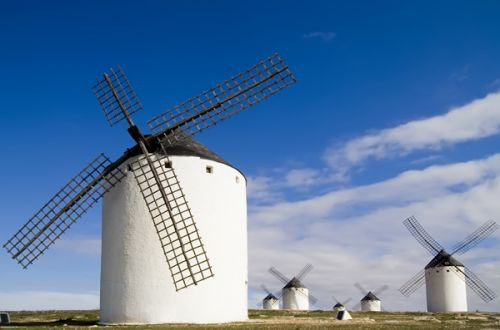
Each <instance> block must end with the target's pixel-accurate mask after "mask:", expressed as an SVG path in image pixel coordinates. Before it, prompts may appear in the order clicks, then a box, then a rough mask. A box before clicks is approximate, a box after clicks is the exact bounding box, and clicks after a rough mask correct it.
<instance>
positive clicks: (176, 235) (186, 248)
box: [131, 154, 214, 291]
mask: <svg viewBox="0 0 500 330" xmlns="http://www.w3.org/2000/svg"><path fill="white" fill-rule="evenodd" d="M169 163H170V161H169V159H168V157H167V156H166V155H164V156H160V155H156V157H153V156H151V155H149V154H145V155H142V156H141V157H139V158H138V160H137V161H135V162H134V163H133V164H131V167H132V170H133V172H134V175H135V178H136V180H137V183H138V184H139V188H140V190H141V192H142V195H143V197H144V200H145V202H146V205H147V207H148V210H149V213H150V214H151V218H152V220H153V223H154V226H155V229H156V232H157V234H158V238H159V239H160V243H161V246H162V249H163V253H164V254H165V258H166V260H167V263H168V266H169V269H170V272H171V275H172V279H173V281H174V285H175V288H176V290H177V291H179V290H181V289H184V288H187V287H189V286H191V285H197V284H198V282H200V281H203V280H205V279H208V278H210V277H213V276H214V274H213V272H212V267H211V265H210V262H209V260H208V257H207V255H206V252H205V247H204V245H203V243H202V242H201V237H200V235H199V232H198V228H197V226H196V223H195V221H194V219H193V215H192V214H191V210H190V209H189V207H188V204H187V201H186V197H185V196H184V193H183V191H182V188H181V186H180V184H179V180H178V178H177V175H176V174H175V172H174V169H173V168H172V167H168V166H167V164H169Z"/></svg>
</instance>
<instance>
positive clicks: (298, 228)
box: [249, 154, 500, 310]
mask: <svg viewBox="0 0 500 330" xmlns="http://www.w3.org/2000/svg"><path fill="white" fill-rule="evenodd" d="M499 195H500V154H497V155H493V156H491V157H488V158H485V159H481V160H475V161H469V162H464V163H457V164H450V165H442V166H430V167H428V168H426V169H423V170H418V171H407V172H404V173H401V174H400V175H398V176H396V177H394V178H392V179H389V180H386V181H382V182H378V183H375V184H371V185H365V186H359V187H355V188H349V189H341V190H336V191H331V192H328V193H325V194H322V195H319V196H314V197H311V198H308V199H303V200H300V201H297V202H283V201H282V202H277V203H275V204H274V205H268V206H251V207H250V209H249V210H250V214H249V242H250V247H249V252H250V255H249V261H250V262H249V264H250V287H251V288H252V292H251V294H250V297H251V303H250V305H251V306H252V305H255V304H256V302H257V301H258V300H259V299H262V298H263V295H262V294H259V289H258V285H259V284H260V283H265V284H266V285H268V286H269V287H270V289H272V290H277V289H279V288H280V286H281V284H280V283H279V282H278V281H277V280H275V279H274V278H273V277H272V276H271V275H270V274H268V273H267V269H268V268H269V267H270V266H272V265H274V266H277V267H278V269H280V270H281V271H282V272H283V273H285V274H286V275H288V276H293V275H294V273H296V272H298V271H299V270H300V268H301V267H302V266H303V265H304V264H305V263H307V262H311V263H313V264H314V265H315V267H316V268H315V269H314V270H313V271H312V272H311V274H310V275H309V276H308V277H307V278H306V280H305V282H306V284H308V286H309V287H310V289H311V290H312V291H311V292H312V293H313V294H314V295H315V296H317V297H318V298H320V299H321V302H320V303H319V307H321V308H328V307H331V304H332V303H333V301H332V300H331V299H330V293H334V294H335V295H338V296H339V297H340V298H344V297H345V298H348V297H351V296H352V297H354V298H355V300H359V299H360V298H361V297H360V294H359V293H358V292H357V290H356V289H355V288H354V287H353V286H352V284H353V283H354V282H356V281H359V282H360V283H362V284H364V285H365V286H366V287H367V288H368V289H370V290H371V289H376V288H378V287H380V286H381V285H383V284H388V285H389V286H390V287H391V290H388V291H386V292H384V293H382V294H381V298H382V299H383V301H384V304H385V307H386V308H388V309H394V310H424V309H425V290H424V289H420V290H419V291H417V292H416V293H415V294H414V295H413V296H412V297H411V298H410V299H406V298H404V297H403V296H402V295H401V294H400V293H399V292H398V291H397V289H398V288H399V287H400V286H401V285H402V284H403V283H404V282H405V281H406V280H408V279H409V278H410V277H411V276H413V275H414V274H415V273H417V271H419V270H420V269H421V268H422V267H424V266H425V264H426V263H427V262H428V261H430V259H431V256H430V255H429V254H428V252H427V251H426V250H424V249H423V248H422V247H421V246H419V244H418V243H417V242H416V241H415V240H414V239H413V238H412V237H411V235H410V234H409V233H408V232H407V231H406V229H405V228H404V226H403V225H402V220H403V219H405V218H406V217H408V216H410V215H415V216H417V218H418V219H419V221H420V222H421V223H422V224H423V226H424V227H425V228H426V229H427V230H428V231H429V233H430V234H431V235H432V236H434V237H435V238H436V239H437V240H438V241H439V242H440V243H441V244H442V245H443V246H445V247H448V248H450V247H451V246H453V245H454V244H455V243H456V242H457V241H459V240H461V239H463V238H464V237H465V236H467V235H468V234H469V233H470V232H472V231H473V230H474V229H475V228H476V227H478V226H479V225H481V224H482V223H483V222H484V221H486V220H488V219H489V218H496V217H497V216H498V214H499V213H500V204H499V203H498V196H499ZM499 236H500V235H499V233H498V232H497V233H495V234H494V237H495V239H491V240H490V241H489V243H488V245H486V244H482V245H479V246H478V247H476V248H474V249H473V250H471V251H470V252H468V253H466V254H465V255H463V256H460V258H459V260H461V261H462V262H465V263H466V264H467V265H468V266H469V267H470V268H471V269H472V270H473V271H474V272H476V274H477V275H478V276H479V277H480V278H481V279H482V280H483V281H484V282H485V283H486V284H487V285H489V286H490V287H491V288H493V290H494V291H496V292H497V293H500V281H499V275H497V274H499V273H500V260H499V259H498V252H497V251H498V248H500V242H499ZM469 304H470V308H471V310H474V309H481V310H498V308H500V302H499V301H497V300H495V301H493V302H491V303H489V304H485V303H483V302H482V301H481V300H480V299H479V298H478V297H477V296H476V295H475V294H474V293H472V292H470V293H469Z"/></svg>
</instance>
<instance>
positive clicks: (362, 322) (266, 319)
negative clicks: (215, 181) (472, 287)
mask: <svg viewBox="0 0 500 330" xmlns="http://www.w3.org/2000/svg"><path fill="white" fill-rule="evenodd" d="M334 315H335V314H334V313H333V312H331V311H308V312H302V311H282V310H278V311H264V310H249V320H248V321H246V322H237V323H229V324H211V325H194V324H187V325H183V324H163V325H154V326H102V325H99V324H98V321H99V312H98V311H44V312H11V313H10V317H11V324H10V325H8V326H5V325H4V326H0V328H2V329H11V328H12V329H23V328H30V329H51V328H56V327H65V328H70V329H83V328H95V327H101V328H104V327H105V328H108V329H115V328H116V329H118V328H141V329H145V328H147V329H164V328H165V329H220V328H223V329H239V330H247V329H328V328H335V329H342V328H346V329H368V328H369V329H460V328H462V329H465V328H466V329H500V313H481V312H475V313H439V314H433V313H404V312H380V313H374V312H372V313H368V312H351V315H352V316H353V318H354V319H353V320H351V321H337V320H335V319H334Z"/></svg>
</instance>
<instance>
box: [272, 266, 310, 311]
mask: <svg viewBox="0 0 500 330" xmlns="http://www.w3.org/2000/svg"><path fill="white" fill-rule="evenodd" d="M312 268H313V266H312V265H311V264H307V265H305V266H304V268H303V269H302V270H301V271H300V272H299V274H297V275H296V276H294V277H293V278H292V279H289V278H288V277H286V276H285V275H283V274H282V273H281V272H280V271H278V270H277V269H276V268H275V267H271V268H269V272H270V273H271V274H273V275H274V276H275V277H276V278H277V279H278V280H280V281H281V282H282V283H283V284H285V286H284V287H283V289H282V290H281V291H282V295H281V296H282V301H283V309H293V310H309V303H311V304H312V305H314V304H315V303H316V302H317V301H318V299H316V298H315V297H313V296H312V295H311V294H309V290H308V289H307V288H306V287H305V286H304V284H302V282H301V281H302V280H303V279H304V278H305V277H306V275H307V274H308V273H309V272H310V271H311V270H312Z"/></svg>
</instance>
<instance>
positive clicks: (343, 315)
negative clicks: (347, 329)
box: [334, 307, 352, 321]
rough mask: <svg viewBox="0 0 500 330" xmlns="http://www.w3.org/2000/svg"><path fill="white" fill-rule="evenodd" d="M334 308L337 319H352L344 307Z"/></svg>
mask: <svg viewBox="0 0 500 330" xmlns="http://www.w3.org/2000/svg"><path fill="white" fill-rule="evenodd" d="M334 310H335V311H336V314H335V319H337V320H339V321H349V320H352V316H351V314H350V313H349V312H348V311H347V310H346V309H345V307H338V308H336V309H334Z"/></svg>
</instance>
